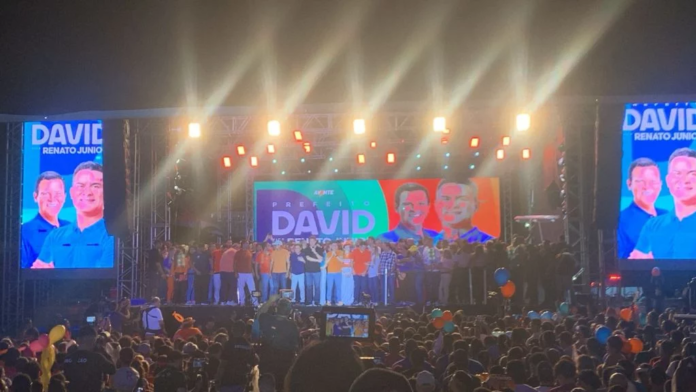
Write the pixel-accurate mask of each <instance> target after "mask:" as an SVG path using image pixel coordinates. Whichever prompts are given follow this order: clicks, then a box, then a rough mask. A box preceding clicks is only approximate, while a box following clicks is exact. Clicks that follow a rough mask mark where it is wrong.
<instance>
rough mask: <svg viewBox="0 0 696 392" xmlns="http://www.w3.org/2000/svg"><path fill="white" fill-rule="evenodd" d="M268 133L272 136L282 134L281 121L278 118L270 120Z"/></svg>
mask: <svg viewBox="0 0 696 392" xmlns="http://www.w3.org/2000/svg"><path fill="white" fill-rule="evenodd" d="M268 134H269V135H271V136H278V135H280V123H279V122H278V121H276V120H271V121H269V122H268Z"/></svg>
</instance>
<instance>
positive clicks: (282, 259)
mask: <svg viewBox="0 0 696 392" xmlns="http://www.w3.org/2000/svg"><path fill="white" fill-rule="evenodd" d="M289 270H290V252H288V250H287V249H285V247H283V243H282V242H280V240H275V241H274V242H273V252H271V276H272V278H273V280H272V284H271V287H272V289H271V290H272V292H273V294H276V293H278V290H285V289H286V288H287V279H288V271H289Z"/></svg>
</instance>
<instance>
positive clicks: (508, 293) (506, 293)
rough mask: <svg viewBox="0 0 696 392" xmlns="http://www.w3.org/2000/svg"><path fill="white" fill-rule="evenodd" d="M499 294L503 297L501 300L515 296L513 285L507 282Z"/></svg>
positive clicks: (509, 281) (511, 282)
mask: <svg viewBox="0 0 696 392" xmlns="http://www.w3.org/2000/svg"><path fill="white" fill-rule="evenodd" d="M500 293H501V294H502V295H503V298H511V297H512V296H513V295H515V283H514V282H513V281H511V280H508V282H507V283H505V285H504V286H503V287H501V288H500Z"/></svg>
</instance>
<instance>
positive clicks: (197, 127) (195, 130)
mask: <svg viewBox="0 0 696 392" xmlns="http://www.w3.org/2000/svg"><path fill="white" fill-rule="evenodd" d="M188 134H189V137H190V138H194V139H197V138H199V137H201V124H199V123H189V125H188Z"/></svg>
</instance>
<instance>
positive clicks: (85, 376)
mask: <svg viewBox="0 0 696 392" xmlns="http://www.w3.org/2000/svg"><path fill="white" fill-rule="evenodd" d="M96 342H97V331H96V330H95V329H94V328H92V327H90V326H86V327H82V328H81V329H80V333H79V335H78V338H77V347H78V348H77V350H75V351H73V352H72V353H70V354H68V355H67V356H66V357H65V360H64V361H63V372H64V374H65V378H66V379H67V380H68V382H69V383H68V391H70V392H101V390H102V388H103V386H104V385H103V380H104V377H105V376H106V375H111V374H114V373H116V367H115V366H114V364H113V362H111V360H110V359H108V358H106V357H105V356H104V355H102V354H101V353H98V352H96V351H95V350H94V349H95V344H96Z"/></svg>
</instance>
